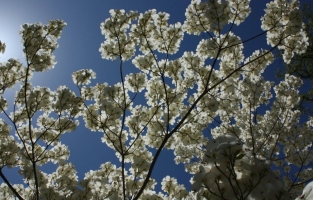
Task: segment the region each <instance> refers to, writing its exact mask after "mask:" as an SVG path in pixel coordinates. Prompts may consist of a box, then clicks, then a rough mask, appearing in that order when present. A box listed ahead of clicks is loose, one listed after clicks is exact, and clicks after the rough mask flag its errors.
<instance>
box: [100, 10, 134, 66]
mask: <svg viewBox="0 0 313 200" xmlns="http://www.w3.org/2000/svg"><path fill="white" fill-rule="evenodd" d="M110 15H111V17H110V18H109V19H107V20H105V21H104V22H102V23H101V25H100V29H101V33H102V35H104V36H105V39H106V40H105V41H104V43H102V44H101V47H100V49H99V51H100V52H101V56H102V58H104V59H111V60H115V59H116V58H117V57H120V58H122V59H123V60H124V61H126V60H129V59H130V58H131V57H132V56H134V54H135V50H136V48H135V44H136V41H135V39H134V38H132V37H130V36H129V35H128V34H127V30H128V29H129V26H130V24H131V20H135V19H136V18H137V13H136V12H133V11H130V12H129V13H125V11H124V10H110Z"/></svg>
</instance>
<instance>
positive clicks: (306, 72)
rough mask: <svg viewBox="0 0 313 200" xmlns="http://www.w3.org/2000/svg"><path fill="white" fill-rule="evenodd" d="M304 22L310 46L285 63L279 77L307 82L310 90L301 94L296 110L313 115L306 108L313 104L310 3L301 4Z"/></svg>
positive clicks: (312, 23) (312, 41) (312, 25)
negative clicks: (293, 76)
mask: <svg viewBox="0 0 313 200" xmlns="http://www.w3.org/2000/svg"><path fill="white" fill-rule="evenodd" d="M300 8H301V10H302V20H303V22H304V23H305V29H304V30H305V31H306V33H307V36H308V42H309V46H308V47H307V50H306V52H305V53H303V54H296V55H295V56H294V57H293V58H292V59H291V62H290V63H288V64H286V63H284V67H285V68H284V69H279V70H278V72H277V76H278V77H279V78H283V77H284V76H285V74H292V75H295V76H297V77H300V78H301V79H302V80H307V81H308V82H309V84H310V88H309V89H308V90H307V91H305V92H303V93H301V94H300V97H301V100H300V101H299V103H298V105H297V106H296V108H298V109H300V110H302V111H303V112H304V113H307V114H310V115H313V110H312V108H310V107H308V106H306V105H305V104H307V103H312V102H313V12H312V10H311V5H310V4H308V3H303V4H301V7H300ZM281 55H282V53H280V52H279V51H278V56H279V57H281Z"/></svg>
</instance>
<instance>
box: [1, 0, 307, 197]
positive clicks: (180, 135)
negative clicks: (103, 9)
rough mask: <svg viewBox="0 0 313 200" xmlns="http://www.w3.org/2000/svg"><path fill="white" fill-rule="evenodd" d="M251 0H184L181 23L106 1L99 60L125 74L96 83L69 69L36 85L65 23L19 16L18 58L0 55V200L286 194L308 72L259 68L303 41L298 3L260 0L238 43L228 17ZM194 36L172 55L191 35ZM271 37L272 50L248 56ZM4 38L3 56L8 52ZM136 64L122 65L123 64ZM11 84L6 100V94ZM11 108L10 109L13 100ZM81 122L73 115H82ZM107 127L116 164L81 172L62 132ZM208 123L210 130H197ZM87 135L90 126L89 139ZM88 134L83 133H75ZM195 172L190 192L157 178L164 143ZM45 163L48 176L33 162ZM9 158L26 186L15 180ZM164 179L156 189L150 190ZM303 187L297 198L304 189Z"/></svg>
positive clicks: (294, 175) (302, 177) (301, 157)
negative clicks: (247, 49)
mask: <svg viewBox="0 0 313 200" xmlns="http://www.w3.org/2000/svg"><path fill="white" fill-rule="evenodd" d="M249 3H250V1H249V0H228V1H226V0H208V1H204V2H201V1H200V0H192V1H191V3H190V5H189V6H188V7H187V9H186V13H185V15H186V19H185V21H184V23H183V24H181V23H176V24H169V23H168V20H169V14H167V13H164V12H157V11H156V10H148V11H146V12H145V13H138V12H136V11H129V12H126V11H124V10H110V17H109V18H108V19H106V20H105V21H104V22H102V23H101V24H100V28H101V33H102V34H103V35H104V37H105V40H104V42H103V43H102V44H101V45H100V49H99V51H100V53H101V57H102V58H103V59H109V60H112V61H115V60H116V61H115V62H117V63H118V67H119V69H120V73H119V74H118V76H120V82H119V83H116V84H114V85H109V84H108V83H97V84H96V85H94V86H93V85H92V84H91V80H92V79H96V73H95V72H94V71H93V70H92V69H82V70H79V71H76V72H74V73H73V74H72V79H73V82H74V83H75V84H76V86H77V88H78V92H77V93H75V92H74V91H73V90H72V89H70V88H68V87H67V86H60V87H59V88H58V89H56V90H55V91H52V90H51V89H49V88H47V87H39V86H32V83H31V79H32V75H33V74H34V73H42V72H45V71H48V70H51V69H52V68H53V67H54V65H55V63H56V59H55V57H54V55H53V52H54V50H55V49H56V48H57V47H58V43H57V40H58V39H59V38H60V36H61V33H62V29H63V28H64V27H65V26H66V23H65V22H64V21H62V20H51V21H49V22H48V24H46V25H45V24H41V23H36V24H24V25H22V26H21V30H20V34H21V37H22V44H23V52H24V57H25V60H26V66H23V64H22V63H21V62H20V61H19V60H17V59H9V60H8V61H7V62H4V63H1V64H0V94H1V96H0V111H1V112H2V114H3V115H2V116H3V119H1V120H0V132H1V134H0V177H1V178H2V180H3V182H4V183H2V184H1V185H0V197H1V198H2V199H16V198H18V199H36V200H38V199H112V200H115V199H123V200H126V199H146V200H147V199H200V200H201V199H213V200H214V199H240V200H243V199H254V200H257V199H260V200H261V199H268V200H273V199H294V198H296V197H297V196H299V195H301V192H302V189H303V188H304V186H305V184H306V183H308V182H310V181H312V179H313V176H312V168H311V166H312V158H313V154H312V140H313V130H312V127H313V118H310V119H309V120H308V121H306V122H304V123H301V124H300V123H299V117H300V111H298V110H295V109H293V108H294V107H295V105H297V103H298V102H299V101H300V98H299V93H298V88H299V87H300V86H301V84H302V81H301V79H300V78H297V77H296V76H293V75H289V74H286V75H285V77H284V80H282V81H281V82H279V83H278V84H276V85H275V84H274V82H271V81H267V80H265V78H264V77H263V76H262V73H263V72H264V70H265V69H266V67H267V66H269V65H271V64H272V63H273V61H274V60H275V56H274V54H273V51H274V50H275V49H277V48H278V49H279V50H282V57H283V59H284V62H286V63H290V62H291V61H292V57H293V56H294V54H303V53H305V51H306V49H307V47H308V46H309V43H308V37H307V34H306V32H305V26H304V23H302V16H301V15H302V14H301V10H300V9H299V3H298V2H297V1H287V0H274V1H271V2H270V3H268V4H266V9H265V14H264V16H263V17H262V18H261V22H262V25H261V29H262V32H261V33H260V34H259V35H257V36H252V37H251V38H250V39H247V40H242V39H241V38H240V37H239V36H238V35H236V32H234V31H233V28H234V26H239V25H241V24H242V22H244V21H245V19H246V18H247V17H248V16H249V14H250V12H251V8H250V7H249ZM203 33H204V34H207V35H208V39H199V44H198V46H197V47H196V49H195V51H190V52H183V54H182V55H180V56H179V57H178V58H177V56H176V58H173V57H172V56H173V55H176V54H178V52H179V48H180V46H181V42H182V41H183V39H184V36H185V34H191V35H196V36H199V35H201V34H203ZM262 35H266V39H267V44H268V49H264V48H263V49H262V48H257V47H256V48H255V51H254V52H253V53H252V54H251V55H250V56H245V55H244V53H243V48H244V46H247V45H249V41H251V40H253V39H255V38H257V37H259V36H262ZM5 48H6V47H5V44H3V43H0V52H5ZM128 62H131V63H132V64H133V65H134V66H135V67H136V68H137V70H138V72H134V73H125V69H124V66H125V63H128ZM17 84H19V85H20V88H19V89H18V91H17V92H16V94H15V96H14V101H13V102H8V101H7V100H6V99H5V98H4V96H3V94H4V93H5V92H6V91H7V90H8V89H9V88H12V87H14V86H15V85H17ZM9 104H10V106H11V107H10V109H9V107H8V106H9ZM79 120H80V121H79ZM82 121H83V123H84V124H85V126H86V127H87V128H88V129H89V130H90V131H94V132H101V133H103V137H102V138H101V140H102V142H103V143H104V145H107V146H108V147H109V148H111V149H113V150H114V151H115V152H116V154H115V155H116V157H117V158H118V160H119V163H112V162H105V163H103V164H102V165H101V166H100V168H99V169H98V170H90V171H89V172H88V173H86V174H85V177H84V179H82V180H79V179H78V177H77V175H76V174H77V172H76V169H75V166H74V165H73V164H72V163H71V162H69V161H68V158H69V155H70V150H69V148H68V147H67V146H66V145H64V144H63V143H62V135H64V134H66V133H68V132H73V131H75V129H76V127H77V126H78V124H79V122H82ZM209 126H210V131H209V132H207V131H206V132H204V130H206V129H207V128H208V127H209ZM91 137H92V136H91ZM82 143H83V141H82ZM165 149H168V150H171V151H172V152H173V153H174V155H175V159H174V161H175V163H177V164H178V163H182V164H184V166H185V170H186V173H188V174H191V175H192V176H193V178H192V179H191V181H190V182H191V189H189V188H187V187H186V186H185V185H183V184H180V183H179V182H178V181H177V179H176V178H175V177H170V176H166V177H164V178H163V180H162V181H161V183H157V182H156V180H155V178H154V177H153V176H152V172H153V171H154V170H158V169H155V165H156V162H158V159H159V156H160V154H161V152H163V151H164V150H165ZM48 163H53V164H55V165H56V166H57V168H56V170H55V171H54V172H52V173H46V172H44V171H43V170H41V168H40V167H41V166H43V165H46V164H48ZM4 168H17V169H19V174H20V175H21V176H22V177H23V181H24V184H11V183H10V180H9V179H8V178H7V176H6V175H5V174H4V173H3V169H4ZM156 184H161V186H162V187H161V189H162V190H161V191H156V190H155V186H156ZM306 195H307V193H304V194H303V195H302V196H301V197H300V198H302V199H303V198H306V197H307V196H306Z"/></svg>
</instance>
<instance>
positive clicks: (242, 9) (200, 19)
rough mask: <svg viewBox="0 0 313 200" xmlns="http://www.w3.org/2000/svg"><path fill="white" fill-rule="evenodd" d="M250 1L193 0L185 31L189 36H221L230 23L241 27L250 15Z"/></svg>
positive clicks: (188, 10)
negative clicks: (203, 34)
mask: <svg viewBox="0 0 313 200" xmlns="http://www.w3.org/2000/svg"><path fill="white" fill-rule="evenodd" d="M249 3H250V0H229V1H225V0H209V1H206V2H201V0H192V1H191V4H190V5H189V6H188V8H187V10H186V13H185V15H186V21H185V23H184V29H185V31H186V32H187V33H189V34H195V35H199V34H200V33H201V32H211V31H212V32H214V33H215V34H216V35H219V34H220V33H221V31H222V29H223V27H224V26H225V25H227V24H229V23H234V24H236V25H239V24H240V23H241V22H243V21H244V20H245V19H246V17H247V16H248V15H249V13H250V11H251V9H250V7H249Z"/></svg>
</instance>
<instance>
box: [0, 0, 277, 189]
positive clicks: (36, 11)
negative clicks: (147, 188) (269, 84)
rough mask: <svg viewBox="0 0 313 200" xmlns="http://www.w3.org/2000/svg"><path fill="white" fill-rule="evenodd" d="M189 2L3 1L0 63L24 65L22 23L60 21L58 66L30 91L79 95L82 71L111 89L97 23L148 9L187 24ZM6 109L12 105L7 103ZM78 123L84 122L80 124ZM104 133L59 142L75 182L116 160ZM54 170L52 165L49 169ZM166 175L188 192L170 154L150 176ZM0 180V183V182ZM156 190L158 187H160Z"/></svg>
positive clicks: (113, 73)
mask: <svg viewBox="0 0 313 200" xmlns="http://www.w3.org/2000/svg"><path fill="white" fill-rule="evenodd" d="M266 2H268V0H253V1H252V3H251V7H252V13H251V14H250V16H249V17H248V19H247V20H246V21H245V22H244V23H243V24H242V25H240V26H239V27H236V28H235V29H234V32H235V34H236V35H238V36H240V37H241V38H242V39H243V40H244V39H248V38H250V37H252V36H254V35H256V34H258V33H260V32H262V30H261V28H260V25H261V22H260V17H261V15H263V14H264V11H263V9H264V8H265V4H266ZM189 3H190V0H129V1H126V0H114V1H110V0H62V1H61V0H50V1H49V0H1V1H0V40H1V41H2V42H5V43H6V44H7V49H6V53H5V54H4V55H0V62H4V61H6V60H7V59H9V58H11V57H13V58H18V59H20V60H21V61H23V62H24V59H23V57H22V46H21V43H20V36H19V34H18V32H19V26H20V25H21V24H23V23H35V22H42V23H46V22H47V20H50V19H62V20H64V21H65V22H66V23H67V26H66V27H65V28H64V30H63V33H62V37H61V39H60V40H59V48H58V49H57V50H56V51H55V56H56V59H57V62H58V63H57V65H56V66H55V68H54V69H53V70H50V71H49V72H44V73H37V74H35V75H34V77H33V80H32V83H33V85H34V86H37V85H38V86H48V87H50V88H51V89H52V90H55V89H56V88H57V87H58V86H59V85H67V86H68V87H70V88H71V89H72V90H74V91H77V90H76V88H75V85H74V84H73V83H72V79H71V74H72V72H74V71H77V70H79V69H84V68H91V69H93V70H94V71H95V72H96V73H97V79H96V80H94V81H93V82H92V85H95V83H96V82H100V83H103V82H108V83H109V84H114V83H116V82H118V81H119V73H118V70H119V69H118V65H119V63H118V62H112V61H106V60H103V59H101V56H100V53H99V47H100V44H101V43H102V42H103V40H104V36H103V35H101V32H100V28H99V27H100V23H101V22H102V21H104V20H105V19H106V18H108V17H109V10H110V9H125V10H126V12H127V11H129V10H137V11H139V12H145V11H146V10H148V9H156V10H157V11H162V12H167V13H169V14H170V23H176V22H181V23H183V21H184V20H185V10H186V7H187V6H188V5H189ZM203 37H205V38H207V36H205V35H203V36H189V35H186V34H185V38H184V41H183V43H182V48H181V50H180V52H179V53H178V54H177V55H174V56H173V57H170V58H177V57H178V56H181V55H182V54H183V52H184V51H186V50H188V51H195V49H196V46H197V44H198V42H199V41H200V40H201V39H202V38H203ZM244 48H245V50H244V53H245V55H246V56H248V55H251V52H252V51H254V50H256V49H261V48H268V47H267V45H266V39H265V37H260V38H259V39H258V40H255V41H252V42H249V43H247V44H245V47H244ZM126 68H127V69H126V70H127V71H128V72H129V71H132V70H134V68H133V67H132V66H131V62H129V63H128V64H126ZM276 70H277V66H274V65H272V66H270V67H269V69H267V71H266V74H265V77H266V78H267V79H273V80H275V78H274V73H273V72H275V71H276ZM13 94H14V91H13V90H10V91H8V92H7V93H6V97H8V100H9V103H10V100H11V101H12V98H13V96H12V95H13ZM9 105H10V104H9ZM81 122H82V121H81ZM101 137H102V133H95V132H91V131H89V130H88V129H86V128H85V126H84V124H83V123H81V124H80V126H79V127H78V129H77V130H76V131H75V132H73V133H67V134H65V135H64V136H63V137H62V141H63V143H65V144H66V145H68V146H69V149H70V150H71V156H70V161H71V162H73V163H74V165H75V166H76V169H77V171H78V176H79V179H80V180H81V179H83V177H84V173H86V172H88V171H89V170H91V169H92V170H96V169H98V168H99V166H100V164H102V163H104V162H106V161H112V162H113V163H114V162H116V161H117V159H116V158H115V155H114V152H113V151H112V150H110V149H108V148H106V146H105V145H104V144H102V143H101V140H100V138H101ZM51 166H53V165H51ZM51 166H50V165H49V167H45V168H44V169H45V172H52V171H54V169H55V167H51ZM16 173H17V170H13V171H12V170H11V171H9V170H5V174H7V175H8V179H9V180H10V181H11V182H13V183H19V182H21V177H19V176H16ZM166 175H170V176H173V177H176V178H177V179H178V181H179V183H185V185H186V186H187V189H189V187H190V185H189V179H190V176H186V175H185V173H184V168H183V166H182V165H179V166H177V165H175V163H174V161H173V153H172V152H166V153H162V154H161V157H160V160H159V161H158V162H157V166H156V168H155V172H154V173H153V177H154V178H157V180H161V179H162V178H163V177H165V176H166ZM1 181H2V180H0V182H1ZM158 186H160V184H159V185H158Z"/></svg>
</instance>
